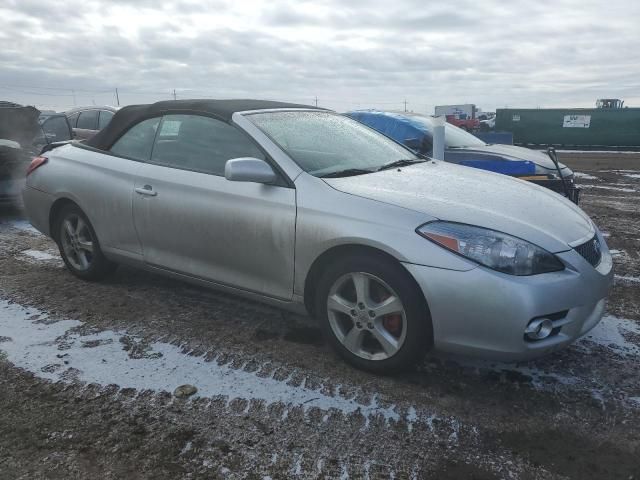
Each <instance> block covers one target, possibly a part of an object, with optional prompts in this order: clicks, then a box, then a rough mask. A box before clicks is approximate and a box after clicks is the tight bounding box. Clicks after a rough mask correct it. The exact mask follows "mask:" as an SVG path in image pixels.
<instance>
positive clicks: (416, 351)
mask: <svg viewBox="0 0 640 480" xmlns="http://www.w3.org/2000/svg"><path fill="white" fill-rule="evenodd" d="M316 311H317V312H318V313H319V315H320V317H321V321H322V324H323V329H324V331H325V334H326V336H327V337H328V339H329V341H330V343H331V344H332V345H333V347H334V348H335V349H336V350H337V351H338V353H339V354H340V355H341V356H342V357H343V358H345V359H346V360H347V361H348V362H349V363H351V364H352V365H354V366H356V367H358V368H362V369H365V370H369V371H372V372H376V373H385V372H391V371H396V370H401V369H405V368H407V367H409V366H411V365H412V364H414V363H416V362H417V361H419V360H420V359H421V358H422V357H423V356H424V354H425V353H426V351H427V350H428V348H429V346H430V345H431V343H432V338H431V337H432V329H431V319H430V317H429V312H428V309H427V307H426V304H425V302H424V298H423V297H422V294H421V292H420V291H419V290H418V288H417V286H416V285H415V283H414V282H413V280H412V279H411V277H410V276H409V274H408V273H407V272H406V271H405V270H404V269H403V268H402V267H401V266H400V265H397V264H394V263H393V262H391V261H389V260H387V259H386V258H381V257H378V256H370V255H357V256H352V257H349V258H348V259H343V260H342V261H340V262H336V263H335V264H333V265H331V266H330V267H329V268H328V269H327V270H326V271H325V272H324V274H323V275H322V276H321V278H320V281H319V283H318V289H317V298H316Z"/></svg>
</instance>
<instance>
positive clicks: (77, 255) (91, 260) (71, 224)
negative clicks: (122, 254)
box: [54, 205, 117, 280]
mask: <svg viewBox="0 0 640 480" xmlns="http://www.w3.org/2000/svg"><path fill="white" fill-rule="evenodd" d="M54 233H55V238H56V242H57V243H58V248H59V249H60V255H61V256H62V260H64V263H65V265H66V266H67V268H68V269H69V270H70V271H71V273H73V274H74V275H75V276H76V277H79V278H82V279H84V280H100V279H102V278H104V277H106V276H107V275H109V274H111V273H112V272H113V271H114V270H115V269H116V267H117V265H116V264H115V263H113V262H111V261H110V260H108V259H107V258H106V257H105V256H104V254H103V253H102V250H101V249H100V244H99V243H98V237H97V236H96V232H95V231H94V230H93V227H92V226H91V223H90V222H89V219H88V218H87V216H86V215H85V214H84V212H82V210H80V208H78V207H77V206H75V205H68V206H66V207H64V208H63V209H62V211H61V212H60V213H59V215H58V216H57V218H56V223H55V230H54Z"/></svg>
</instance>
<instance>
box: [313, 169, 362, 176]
mask: <svg viewBox="0 0 640 480" xmlns="http://www.w3.org/2000/svg"><path fill="white" fill-rule="evenodd" d="M373 172H375V170H367V169H365V168H347V169H345V170H336V171H335V172H329V173H325V174H323V175H319V177H320V178H337V177H353V176H355V175H364V174H365V173H373Z"/></svg>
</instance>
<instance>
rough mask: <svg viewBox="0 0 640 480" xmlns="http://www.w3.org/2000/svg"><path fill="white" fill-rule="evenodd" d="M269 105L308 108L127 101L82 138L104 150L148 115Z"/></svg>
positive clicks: (224, 116) (257, 105)
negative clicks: (105, 123)
mask: <svg viewBox="0 0 640 480" xmlns="http://www.w3.org/2000/svg"><path fill="white" fill-rule="evenodd" d="M271 108H312V109H318V110H323V109H320V108H317V107H312V106H309V105H299V104H296V103H284V102H274V101H271V100H246V99H241V100H165V101H163V102H156V103H152V104H149V105H129V106H127V107H124V108H122V109H120V110H118V112H117V113H116V114H115V115H114V116H113V119H111V122H109V125H107V126H106V127H105V128H104V129H103V130H101V131H100V132H98V133H97V134H96V135H94V136H93V137H92V138H90V139H89V140H87V141H86V144H87V145H89V146H91V147H94V148H97V149H100V150H108V149H109V148H111V146H112V145H113V144H114V143H115V142H116V140H118V138H120V136H122V134H123V133H124V132H126V131H127V130H129V128H131V127H132V126H133V125H135V124H137V123H139V122H141V121H142V120H145V119H147V118H151V117H157V116H159V115H163V114H167V113H196V112H198V113H204V114H207V115H212V116H216V117H218V118H220V119H221V120H224V121H225V122H229V121H231V117H232V115H233V114H234V113H235V112H243V111H246V110H267V109H271Z"/></svg>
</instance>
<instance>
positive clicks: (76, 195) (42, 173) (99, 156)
mask: <svg viewBox="0 0 640 480" xmlns="http://www.w3.org/2000/svg"><path fill="white" fill-rule="evenodd" d="M45 156H47V157H48V158H49V162H48V163H47V164H46V165H44V166H42V167H40V168H38V169H37V170H36V171H35V172H33V173H32V174H31V175H30V176H29V178H28V180H27V184H28V186H29V187H31V188H35V189H37V190H39V191H41V192H45V193H47V194H49V195H51V196H52V197H53V199H54V201H55V200H58V199H61V198H66V199H69V200H71V201H73V202H75V203H76V204H77V205H78V206H79V207H80V208H81V209H82V211H83V212H84V213H85V214H86V215H87V217H89V220H90V222H91V224H92V225H93V228H94V230H95V231H96V234H97V236H98V239H99V241H100V245H101V246H102V248H103V250H105V251H109V250H115V251H117V252H118V253H121V254H124V255H129V256H139V255H141V247H140V242H139V241H138V236H137V234H136V231H135V228H134V225H133V214H132V202H133V187H134V177H135V173H136V172H137V170H138V168H139V166H140V164H139V163H138V162H136V161H133V160H128V159H125V158H120V157H115V156H112V155H107V154H104V153H101V152H99V151H96V150H92V149H88V148H83V147H78V146H75V145H65V146H62V147H60V148H56V149H55V150H52V151H50V152H47V153H46V154H45Z"/></svg>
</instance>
